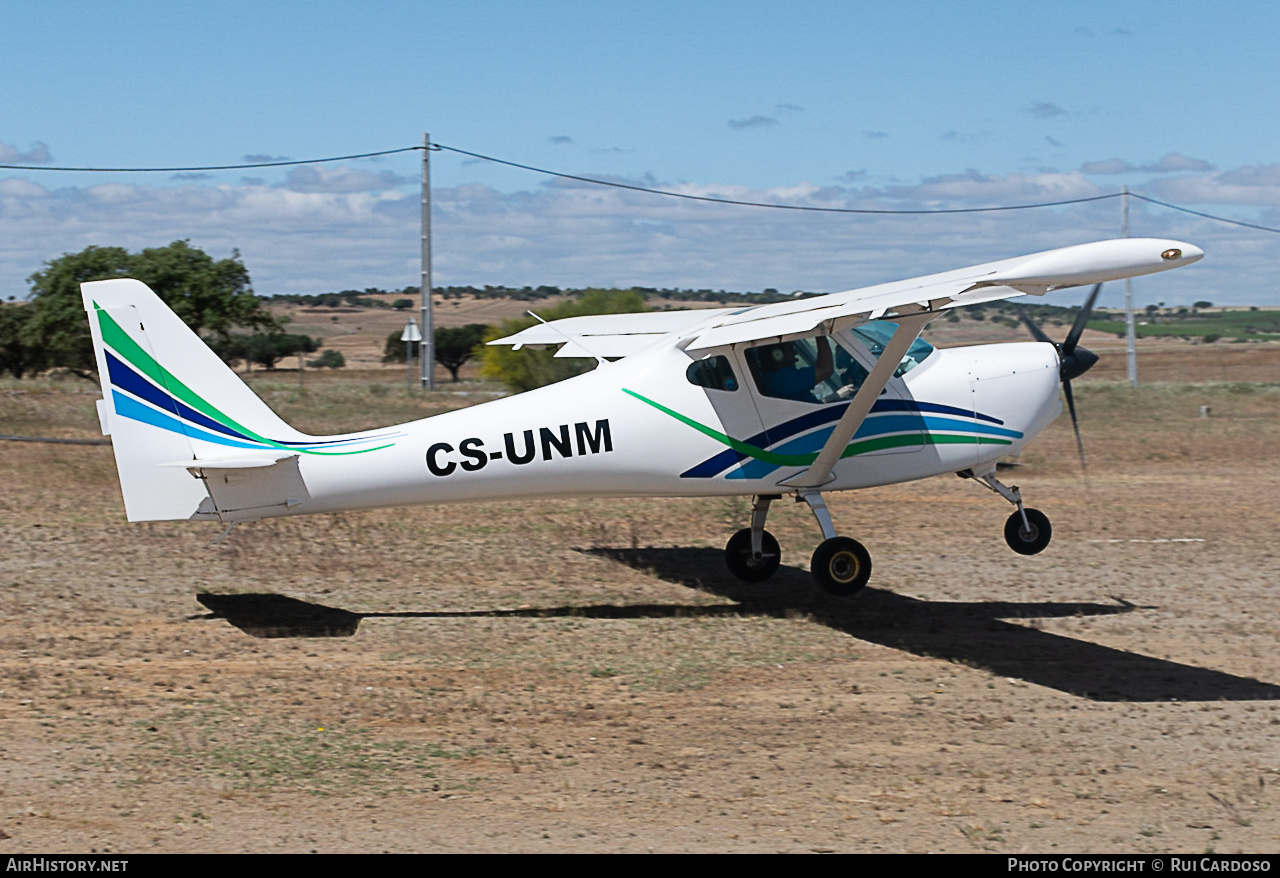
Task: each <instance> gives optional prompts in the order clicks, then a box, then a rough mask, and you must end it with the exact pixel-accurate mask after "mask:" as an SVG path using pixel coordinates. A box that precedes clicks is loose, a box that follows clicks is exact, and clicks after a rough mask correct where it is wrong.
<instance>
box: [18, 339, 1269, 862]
mask: <svg viewBox="0 0 1280 878" xmlns="http://www.w3.org/2000/svg"><path fill="white" fill-rule="evenodd" d="M1183 348H1184V350H1182V351H1181V353H1180V355H1178V356H1174V354H1171V355H1170V362H1171V363H1173V362H1179V363H1184V364H1186V363H1190V364H1191V366H1190V367H1189V368H1191V369H1192V371H1196V369H1199V370H1201V371H1203V370H1204V369H1205V368H1208V367H1207V366H1206V365H1205V364H1210V363H1212V362H1213V361H1212V360H1205V361H1204V363H1201V364H1200V365H1199V366H1197V365H1196V362H1197V361H1196V357H1199V356H1201V355H1202V354H1201V352H1199V351H1196V350H1193V349H1192V348H1191V346H1185V345H1184V346H1183ZM1171 368H1172V367H1171ZM1100 369H1101V367H1100ZM1090 377H1094V376H1093V375H1092V374H1091V376H1090ZM1209 378H1210V379H1211V380H1219V379H1218V378H1217V376H1216V375H1213V374H1210V375H1209ZM350 380H351V381H357V379H354V378H352V379H350ZM364 380H366V379H364V378H360V379H359V381H364ZM1232 380H1233V381H1234V380H1238V379H1232ZM359 381H357V383H356V384H355V385H353V386H356V387H357V389H359V388H361V387H363V386H364V385H363V384H359ZM326 382H327V383H325V382H320V383H317V384H316V385H314V386H313V388H312V389H311V390H310V391H309V392H308V393H307V394H302V395H295V396H290V395H289V393H288V392H287V390H281V389H277V390H275V391H272V392H274V393H276V394H277V395H278V396H279V397H280V399H279V400H277V401H278V402H281V403H286V402H288V401H289V400H292V401H293V402H292V403H291V404H292V405H293V409H291V413H290V415H289V417H291V418H293V419H294V420H295V421H298V422H299V423H300V425H301V426H304V427H318V426H319V425H320V424H322V423H323V422H324V421H325V420H326V413H327V412H328V411H329V410H331V409H342V406H348V407H350V402H349V401H343V400H338V401H337V402H332V401H328V400H329V397H327V396H326V394H327V393H338V392H339V389H340V388H339V384H340V382H341V379H339V378H338V377H331V378H328V379H326ZM397 392H400V391H391V392H389V393H386V394H385V395H384V396H381V397H379V396H376V395H366V396H365V399H366V401H367V406H366V409H365V413H364V414H365V416H366V417H367V418H369V419H370V420H371V421H376V420H377V419H378V417H379V414H380V413H382V412H384V411H392V410H394V411H395V412H399V411H400V409H396V408H395V406H396V405H403V406H416V407H417V410H421V411H423V412H424V413H425V412H426V411H430V410H436V409H438V408H442V407H445V406H450V405H456V404H460V403H459V402H458V401H457V398H455V397H449V396H447V395H444V394H440V395H436V396H432V397H425V398H424V397H419V398H417V399H416V400H415V401H409V402H403V403H401V402H398V401H397V398H396V393H397ZM1077 394H1078V400H1079V404H1080V409H1081V414H1082V417H1083V418H1084V422H1085V440H1086V443H1087V447H1088V451H1089V456H1090V487H1089V488H1088V489H1086V487H1085V485H1084V483H1083V482H1082V479H1081V477H1080V474H1079V470H1078V465H1077V463H1076V461H1075V452H1074V440H1073V439H1072V437H1071V432H1070V427H1069V425H1068V424H1067V423H1066V422H1065V420H1060V421H1059V422H1058V423H1057V424H1055V425H1054V427H1053V428H1051V429H1050V430H1049V431H1048V432H1046V433H1045V434H1044V435H1042V436H1041V437H1040V438H1039V439H1038V440H1037V441H1036V442H1035V443H1034V444H1033V446H1032V447H1031V448H1030V449H1029V450H1028V451H1027V453H1026V454H1024V456H1023V458H1022V459H1021V460H1020V461H1018V463H1019V464H1020V465H1019V467H1018V468H1016V469H1014V470H1011V471H1009V477H1008V478H1007V479H1006V481H1009V482H1011V483H1015V484H1019V485H1021V487H1022V489H1023V491H1024V494H1025V495H1026V497H1027V498H1028V501H1029V503H1030V504H1031V505H1033V506H1036V507H1038V508H1040V509H1042V510H1044V511H1045V512H1046V513H1048V514H1049V515H1050V516H1051V518H1052V519H1053V522H1054V528H1055V534H1054V541H1053V544H1052V545H1051V546H1050V547H1049V549H1048V550H1047V551H1046V552H1045V553H1044V554H1042V555H1039V556H1036V557H1031V558H1024V557H1021V556H1018V555H1015V554H1013V553H1012V552H1010V551H1009V550H1008V549H1007V548H1006V547H1005V545H1004V543H1003V541H1002V540H1001V537H1000V530H1001V526H1002V524H1003V521H1004V518H1005V516H1006V515H1007V514H1008V512H1009V507H1008V506H1007V504H1006V503H1004V502H1003V501H1002V500H1000V499H999V498H998V497H996V496H995V495H993V494H990V493H989V492H987V491H985V490H983V489H981V488H979V487H978V486H976V485H975V484H973V483H972V482H966V481H962V480H960V479H957V478H954V477H951V478H936V479H932V480H929V481H925V482H919V483H915V484H911V485H899V486H893V487H887V488H881V489H876V490H872V491H865V492H860V493H856V494H847V495H837V496H834V497H832V498H831V507H832V513H833V516H834V519H835V521H836V523H837V527H838V528H839V529H840V530H841V532H842V533H846V534H849V535H851V536H856V537H857V538H859V539H861V540H862V541H863V542H864V543H865V544H866V545H867V547H868V548H869V550H870V551H871V553H872V556H873V558H874V562H875V572H874V574H873V578H872V585H871V587H869V588H868V589H867V590H866V591H865V592H863V593H862V594H861V595H859V596H857V597H856V598H854V599H852V600H847V599H846V600H838V599H834V598H830V597H827V596H825V595H824V594H823V593H821V592H820V591H818V590H817V588H816V587H815V586H814V585H813V584H812V583H811V581H810V580H809V577H808V573H807V566H808V557H809V553H810V552H811V551H812V550H813V548H814V546H815V545H816V544H817V542H818V540H819V536H820V535H819V532H818V529H817V527H816V525H815V524H814V523H813V521H812V518H811V517H810V516H809V515H808V514H807V512H805V511H804V510H803V509H801V508H798V507H795V506H793V505H790V504H779V506H780V507H781V508H779V509H777V510H776V511H775V512H774V513H773V514H772V515H771V519H770V529H771V530H772V531H773V532H774V533H775V534H776V535H777V536H778V539H779V541H780V542H781V544H782V547H783V568H782V570H781V571H780V572H779V573H778V575H777V576H776V577H775V578H774V579H772V580H770V581H769V582H768V583H766V584H762V585H753V586H747V585H743V584H741V583H738V582H737V581H736V580H733V579H732V578H731V577H730V576H729V575H728V574H727V573H726V572H725V570H724V567H723V563H722V560H721V556H722V546H723V544H724V541H725V540H726V539H727V538H728V536H729V535H730V534H731V533H732V532H733V531H734V530H736V529H737V528H739V527H742V526H743V525H744V524H745V523H746V521H747V518H748V504H747V502H746V501H745V500H740V499H735V500H665V501H664V500H643V501H558V502H539V503H530V504H518V503H508V504H487V505H483V506H453V507H423V508H415V509H397V510H386V511H377V512H370V513H361V514H348V515H333V516H320V517H305V518H297V519H291V520H284V521H280V520H277V521H272V522H263V523H258V524H253V525H248V526H243V527H237V528H236V529H235V530H234V531H233V532H232V533H231V535H230V536H228V537H227V538H226V539H225V540H224V541H222V542H221V543H218V544H216V545H210V541H211V540H212V539H213V538H214V537H216V536H217V534H218V530H219V528H218V527H216V526H214V525H207V524H206V525H198V524H192V523H164V524H152V525H129V524H127V523H125V521H124V516H123V509H122V504H121V501H120V497H119V489H118V485H117V483H116V479H115V473H114V466H113V464H112V461H111V451H110V449H109V448H107V447H103V446H80V445H50V444H36V443H22V442H5V443H0V455H2V456H0V614H2V618H3V625H2V626H0V646H2V648H0V853H11V852H19V851H67V852H71V851H99V852H101V851H112V852H127V851H312V850H316V851H383V850H387V851H422V852H434V851H596V852H598V851H650V850H652V851H664V852H665V851H797V852H807V851H840V852H846V851H961V852H963V851H998V852H1022V851H1033V852H1055V851H1056V852H1085V851H1094V852H1096V851H1178V852H1196V851H1206V850H1216V851H1218V852H1236V851H1246V852H1266V851H1275V850H1276V849H1277V848H1278V847H1280V815H1278V812H1277V804H1278V803H1280V660H1278V659H1277V643H1278V640H1280V637H1278V635H1280V594H1278V593H1277V589H1276V583H1277V582H1280V557H1278V554H1277V549H1276V545H1275V536H1276V522H1277V520H1278V519H1280V474H1278V472H1277V463H1278V462H1280V451H1277V449H1278V448H1280V417H1278V415H1280V387H1277V386H1271V385H1261V384H1239V383H1218V384H1202V385H1198V386H1191V385H1173V384H1158V385H1150V386H1144V387H1143V388H1141V389H1139V390H1138V391H1133V390H1130V389H1129V388H1127V387H1125V386H1123V385H1120V384H1116V383H1113V382H1107V381H1082V382H1080V383H1079V385H1078V389H1077ZM96 396H97V392H96V389H91V388H89V387H87V386H86V385H82V384H77V383H75V382H63V383H54V382H8V383H5V384H3V385H0V424H3V425H4V427H3V428H0V432H3V433H10V432H12V433H21V434H24V435H31V434H39V435H60V436H73V437H84V438H88V437H91V436H93V435H95V433H96V430H95V426H96V424H95V419H94V415H93V410H92V400H93V399H94V398H95V397H96ZM335 399H336V397H335ZM343 399H344V400H345V399H346V398H345V397H344V398H343ZM464 401H465V400H464ZM1202 405H1209V406H1210V407H1211V411H1212V415H1211V416H1210V417H1208V418H1202V417H1200V416H1199V413H1200V406H1202ZM379 406H381V408H379ZM342 410H343V411H346V409H342ZM343 417H344V418H349V417H355V415H350V414H347V415H343ZM369 425H372V424H369ZM201 601H203V603H202V602H201Z"/></svg>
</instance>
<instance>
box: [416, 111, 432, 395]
mask: <svg viewBox="0 0 1280 878" xmlns="http://www.w3.org/2000/svg"><path fill="white" fill-rule="evenodd" d="M418 292H419V293H421V294H422V307H421V308H420V309H419V310H420V314H419V316H420V322H421V324H422V330H421V332H422V341H420V342H419V343H418V368H419V373H420V374H419V380H418V383H419V386H420V387H425V388H426V389H428V390H435V389H436V377H435V371H436V370H435V365H436V333H435V324H434V323H433V322H432V320H431V135H430V134H426V133H424V134H423V135H422V282H421V283H420V284H419V288H418Z"/></svg>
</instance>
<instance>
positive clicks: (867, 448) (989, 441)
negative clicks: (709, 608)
mask: <svg viewBox="0 0 1280 878" xmlns="http://www.w3.org/2000/svg"><path fill="white" fill-rule="evenodd" d="M622 392H623V393H625V394H627V395H628V396H632V397H635V398H636V399H638V400H640V401H641V402H643V403H646V404H647V405H651V406H653V407H654V408H656V409H657V410H658V411H660V412H662V413H663V414H666V415H670V416H671V417H673V418H675V419H676V420H677V421H679V422H680V423H682V424H685V425H686V426H689V427H692V428H693V429H695V430H697V431H698V432H699V433H702V434H703V435H705V436H710V437H711V438H712V439H715V440H716V441H717V442H722V443H724V444H725V445H728V446H729V447H730V448H732V449H733V450H734V451H736V452H738V453H739V454H744V455H746V456H747V457H753V458H755V459H756V460H761V461H764V462H765V463H771V464H773V465H774V466H810V465H812V463H813V462H814V461H815V460H817V459H818V452H817V451H810V452H806V453H804V454H779V453H778V452H776V451H769V450H767V449H764V448H760V447H758V446H755V445H752V444H751V443H749V442H743V441H742V440H740V439H734V438H733V437H732V436H729V435H727V434H725V433H721V432H720V431H719V430H714V429H712V428H711V427H708V426H707V425H706V424H700V423H698V422H697V421H695V420H694V419H693V418H690V417H686V416H685V415H682V414H680V413H679V412H677V411H675V410H674V409H669V408H667V407H666V406H665V405H663V404H662V403H659V402H654V401H653V400H651V399H649V398H647V397H644V396H641V395H640V394H638V393H636V392H635V391H634V390H628V389H627V388H625V387H624V388H622ZM1012 444H1013V443H1012V442H1010V441H1009V440H1008V439H998V438H995V437H993V436H957V435H954V434H952V433H926V432H920V433H898V434H896V435H893V436H873V437H871V438H869V439H862V440H860V441H858V442H850V443H849V445H848V447H847V448H845V450H844V453H842V454H841V455H840V457H841V459H844V458H846V457H854V456H856V455H859V454H867V453H868V452H871V451H883V450H885V449H887V448H904V447H907V446H910V445H920V446H924V445H1012Z"/></svg>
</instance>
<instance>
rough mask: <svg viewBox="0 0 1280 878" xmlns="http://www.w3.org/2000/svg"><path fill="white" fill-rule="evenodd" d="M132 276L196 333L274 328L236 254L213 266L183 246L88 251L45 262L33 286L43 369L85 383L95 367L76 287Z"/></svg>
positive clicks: (34, 328) (33, 323)
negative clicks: (65, 371) (70, 375)
mask: <svg viewBox="0 0 1280 878" xmlns="http://www.w3.org/2000/svg"><path fill="white" fill-rule="evenodd" d="M112 277H132V278H137V279H138V280H140V281H142V282H143V283H145V284H146V285H147V286H149V287H151V289H152V290H154V291H155V293H156V295H158V296H159V297H160V298H161V299H162V300H163V301H164V303H165V304H166V305H168V306H169V307H170V308H172V309H173V310H174V312H175V313H176V314H177V315H178V316H179V317H180V318H182V320H183V322H184V323H186V324H187V326H190V327H191V328H192V329H193V330H194V331H196V332H204V333H206V334H212V335H213V336H214V337H216V338H219V339H222V340H223V341H225V340H227V339H229V338H230V336H231V329H232V328H233V327H237V326H239V327H246V328H251V329H267V330H276V331H278V330H279V323H278V322H277V321H276V319H275V318H274V317H272V316H271V313H270V312H269V311H268V310H267V309H266V307H265V306H264V305H263V303H262V300H261V299H259V298H258V297H257V296H255V295H254V293H253V289H252V287H251V286H250V284H249V270H248V269H247V268H245V266H244V263H243V262H241V261H240V253H239V251H232V254H231V256H230V257H229V258H227V259H220V260H216V261H215V260H214V259H213V257H211V256H209V255H208V254H207V253H205V252H204V251H203V250H200V249H199V248H197V247H192V246H191V244H190V242H188V241H174V242H173V243H172V244H170V245H169V246H167V247H152V248H149V249H146V250H143V251H141V252H140V253H130V252H129V251H127V250H125V249H124V248H123V247H87V248H85V249H84V250H81V251H80V252H79V253H65V254H63V255H62V256H59V257H58V258H57V259H51V260H49V261H48V262H46V263H45V267H44V270H43V271H38V272H36V273H35V274H33V275H31V277H30V278H28V282H29V283H30V284H31V300H30V301H31V308H32V315H31V318H30V327H29V328H30V332H31V337H32V343H33V344H38V345H39V346H40V347H41V348H42V349H43V350H44V352H45V356H46V358H47V362H46V363H45V368H53V367H62V368H66V369H70V370H71V371H73V372H76V373H77V374H80V375H83V376H85V377H88V376H89V375H90V374H92V373H93V372H94V370H95V369H96V364H95V362H94V357H93V346H92V343H91V341H90V336H89V322H88V321H87V320H86V319H85V315H84V306H83V304H82V303H81V300H80V284H82V283H84V282H86V281H91V280H104V279H106V278H112Z"/></svg>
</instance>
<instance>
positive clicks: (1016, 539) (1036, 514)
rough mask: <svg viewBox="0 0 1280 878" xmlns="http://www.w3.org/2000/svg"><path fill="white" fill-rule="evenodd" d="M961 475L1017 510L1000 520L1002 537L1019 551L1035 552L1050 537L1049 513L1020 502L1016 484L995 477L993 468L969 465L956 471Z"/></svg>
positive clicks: (1042, 546) (1051, 534)
mask: <svg viewBox="0 0 1280 878" xmlns="http://www.w3.org/2000/svg"><path fill="white" fill-rule="evenodd" d="M956 475H958V476H960V478H962V479H974V480H975V481H977V482H978V483H979V484H981V485H985V486H986V487H988V488H990V489H991V490H992V491H994V492H996V493H997V494H999V495H1000V496H1001V497H1003V498H1004V499H1006V500H1008V501H1009V502H1010V503H1012V504H1013V505H1014V506H1017V507H1018V508H1017V511H1015V512H1014V513H1013V514H1012V515H1010V516H1009V518H1008V519H1007V520H1006V521H1005V523H1004V541H1005V542H1006V543H1008V544H1009V548H1010V549H1013V550H1014V551H1015V552H1017V553H1018V554H1019V555H1039V554H1040V553H1041V552H1043V551H1044V550H1045V549H1046V548H1047V547H1048V545H1049V540H1051V539H1053V526H1052V525H1051V524H1049V516H1047V515H1045V514H1044V513H1043V512H1041V511H1040V510H1039V509H1031V508H1029V507H1026V506H1023V505H1022V493H1021V492H1020V491H1019V490H1018V489H1017V487H1016V486H1015V487H1012V488H1011V487H1009V486H1007V485H1005V484H1004V483H1002V482H1001V481H1000V480H999V479H997V478H996V473H995V468H994V467H992V468H991V469H990V471H988V472H985V473H975V472H974V471H973V470H971V469H967V470H963V471H962V472H958V473H956Z"/></svg>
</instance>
